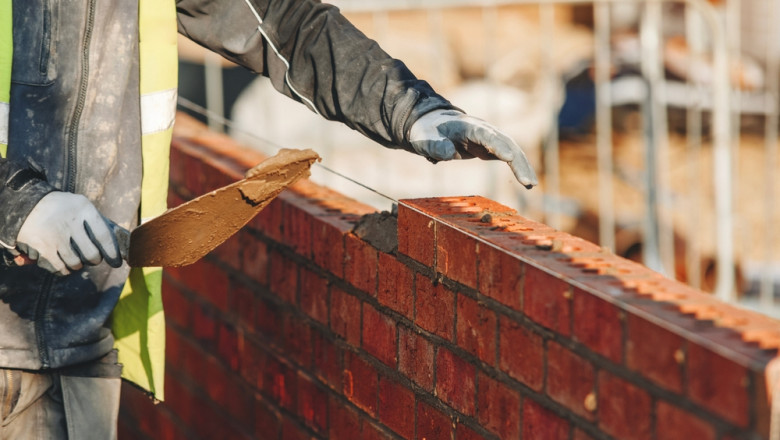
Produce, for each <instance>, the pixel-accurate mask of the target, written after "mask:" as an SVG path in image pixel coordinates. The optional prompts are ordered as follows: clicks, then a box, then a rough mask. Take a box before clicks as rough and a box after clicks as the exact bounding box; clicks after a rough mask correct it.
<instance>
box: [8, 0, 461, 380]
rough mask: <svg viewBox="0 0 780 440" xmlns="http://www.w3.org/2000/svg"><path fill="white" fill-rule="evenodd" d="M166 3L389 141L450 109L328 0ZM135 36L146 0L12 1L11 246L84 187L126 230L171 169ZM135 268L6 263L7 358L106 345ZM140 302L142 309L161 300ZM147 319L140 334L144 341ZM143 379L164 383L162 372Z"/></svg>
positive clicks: (329, 109) (219, 48)
mask: <svg viewBox="0 0 780 440" xmlns="http://www.w3.org/2000/svg"><path fill="white" fill-rule="evenodd" d="M141 2H142V3H143V2H144V0H141ZM146 4H147V5H149V4H152V5H153V4H161V6H160V7H165V4H164V2H159V1H151V2H150V1H147V2H146ZM170 7H171V11H172V12H171V14H172V17H175V19H174V20H175V21H176V22H177V23H178V31H179V33H181V34H183V35H185V36H187V37H189V38H191V39H193V40H194V41H196V42H198V43H200V44H201V45H203V46H205V47H207V48H208V49H211V50H213V51H215V52H217V53H219V54H221V55H223V56H224V57H226V58H227V59H229V60H231V61H234V62H236V63H238V64H240V65H242V66H244V67H246V68H248V69H250V70H252V71H254V72H256V73H258V74H262V75H265V76H268V77H270V79H271V82H272V83H273V84H274V86H275V87H276V89H278V90H279V91H280V92H281V93H284V94H285V95H287V96H289V97H291V98H292V99H295V100H298V101H301V102H302V104H303V105H306V106H308V107H309V108H310V109H311V110H312V111H315V112H317V113H319V114H320V115H322V116H323V117H325V118H328V119H332V120H338V121H342V122H344V123H346V124H347V125H348V126H350V127H352V128H353V129H355V130H358V131H360V132H361V133H363V134H365V135H366V136H368V137H369V138H371V139H373V140H375V141H376V142H378V143H380V144H382V145H385V146H388V147H392V148H405V149H408V150H410V151H412V149H411V147H410V145H409V142H408V132H409V129H410V127H411V124H412V123H413V122H414V121H415V120H417V118H418V117H419V116H421V115H422V114H424V113H426V112H428V111H430V110H434V109H440V108H452V106H451V105H450V104H449V103H448V102H447V101H446V100H444V99H443V98H442V97H440V96H438V95H437V94H436V93H435V92H434V91H433V90H432V89H431V88H430V87H429V86H428V84H426V83H425V82H423V81H420V80H418V79H417V78H415V76H414V75H413V74H412V73H411V72H410V71H409V70H408V69H407V68H406V67H405V66H404V65H403V63H401V62H400V61H398V60H395V59H393V58H391V57H390V56H388V55H387V54H386V53H384V52H383V51H382V50H381V49H380V48H379V47H378V46H377V44H376V43H375V42H374V41H372V40H370V39H368V38H366V37H365V36H364V35H363V34H362V33H361V32H359V31H358V30H357V29H355V28H354V27H353V26H352V25H351V24H350V23H348V22H347V20H345V18H344V17H343V16H342V15H340V13H339V11H338V10H337V8H335V7H333V6H331V5H326V4H321V3H320V2H318V1H316V0H179V1H176V3H175V11H174V10H173V5H170ZM142 15H143V14H142ZM160 25H161V26H162V25H165V26H175V24H174V23H170V24H163V23H162V21H160ZM162 33H163V34H164V33H165V32H162ZM141 39H143V38H141ZM139 46H141V48H142V47H143V44H139V4H138V0H136V1H128V0H74V1H69V2H60V1H57V0H13V69H12V81H11V86H10V115H9V118H8V126H7V138H8V139H7V144H8V149H7V155H6V157H5V158H2V159H0V206H1V207H2V211H0V243H2V244H3V245H4V246H6V247H13V246H15V244H16V236H17V234H18V232H19V229H20V228H21V225H22V224H23V222H24V220H25V219H26V217H27V215H28V214H29V212H30V211H31V210H32V208H33V207H34V206H35V204H36V203H37V202H38V201H39V200H40V199H41V198H42V197H43V196H44V195H46V194H47V193H48V192H50V191H53V190H61V191H68V192H74V193H79V194H83V195H85V196H86V197H87V198H88V199H89V200H90V201H92V203H93V204H94V205H95V206H96V207H97V209H98V210H99V211H100V212H101V213H102V214H103V215H104V216H105V217H107V218H110V219H112V220H113V221H115V222H116V223H118V224H120V225H122V226H124V227H126V228H132V227H133V226H135V225H137V224H138V223H139V222H140V221H141V220H142V219H141V217H142V216H143V215H142V214H141V211H140V207H142V203H143V202H142V180H144V179H146V178H149V177H150V176H149V175H150V174H157V173H160V174H161V175H164V176H166V177H167V162H165V166H163V167H161V166H159V165H157V168H155V166H150V164H149V163H148V159H146V160H147V163H144V160H145V156H147V155H145V154H142V148H141V139H142V131H143V127H142V125H143V124H142V120H143V123H147V122H146V120H145V119H146V118H142V109H141V99H139V97H140V96H141V95H142V88H143V87H142V85H141V84H142V82H143V81H142V80H141V77H140V75H142V74H139V72H140V71H141V70H143V68H144V66H143V65H141V66H140V68H139V64H143V63H142V62H139V52H142V49H141V48H139ZM0 55H2V54H0ZM141 58H142V57H141ZM142 59H143V58H142ZM153 79H154V78H152V80H153ZM151 123H152V124H154V121H152V122H151ZM0 132H2V131H1V130H0ZM165 159H166V160H167V158H165ZM152 165H156V164H152ZM155 169H157V170H156V171H155ZM129 271H130V269H129V268H128V267H127V266H126V265H125V266H123V267H120V268H118V269H112V268H110V267H109V266H108V265H107V264H105V263H101V264H99V265H97V266H92V267H85V268H84V269H82V270H79V271H77V272H74V273H72V274H71V275H68V276H64V277H61V276H55V275H52V274H50V273H48V272H46V271H44V270H43V269H40V268H38V267H37V266H35V265H28V266H23V267H15V266H13V265H12V264H7V263H6V264H5V265H3V264H0V367H6V368H22V369H32V370H39V369H54V368H61V367H68V366H73V365H77V364H79V363H82V362H86V361H90V360H93V359H96V358H99V357H101V356H103V355H105V354H106V353H107V352H108V351H110V350H111V349H112V347H113V346H114V334H112V330H111V325H110V317H111V314H112V311H114V310H115V308H116V307H117V303H118V302H119V300H120V296H122V301H124V300H125V299H126V298H125V296H124V295H122V291H123V289H125V287H126V286H125V284H126V280H127V279H128V275H129ZM158 281H159V277H158ZM135 282H137V283H141V281H140V280H134V279H133V277H132V276H131V277H130V282H129V283H127V284H128V285H132V284H134V283H135ZM125 291H127V289H125ZM129 296H130V297H132V296H133V295H129ZM136 296H138V295H136ZM129 303H130V304H133V303H132V302H129ZM144 304H146V307H147V309H148V310H142V311H140V313H146V314H150V315H151V314H157V313H159V312H160V311H159V310H156V309H155V307H150V306H149V304H148V303H144ZM160 304H161V303H160ZM120 306H121V304H120ZM143 331H144V330H141V334H139V335H135V336H136V338H137V339H138V340H139V341H140V343H141V344H146V343H147V342H148V341H147V340H146V339H147V337H148V335H144V334H143ZM158 333H163V332H158ZM116 336H117V338H120V337H125V336H128V335H126V334H122V335H116ZM161 336H162V334H158V335H156V337H161ZM141 349H143V347H141ZM121 354H122V350H121V348H120V356H121ZM136 354H137V353H136ZM139 357H140V358H143V354H141V355H140V356H139ZM141 362H142V364H141V367H143V368H146V367H147V365H146V364H143V362H144V361H143V359H142V360H141ZM144 385H145V386H147V387H149V386H150V385H151V387H152V388H157V392H158V393H159V392H160V391H161V389H162V387H161V384H160V383H159V381H158V383H156V384H148V383H147V384H144ZM152 391H154V390H152Z"/></svg>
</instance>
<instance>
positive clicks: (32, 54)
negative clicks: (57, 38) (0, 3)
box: [11, 0, 56, 85]
mask: <svg viewBox="0 0 780 440" xmlns="http://www.w3.org/2000/svg"><path fill="white" fill-rule="evenodd" d="M51 2H52V0H14V1H13V8H14V14H13V15H14V17H13V31H14V32H13V33H14V58H13V70H12V71H11V81H12V82H15V83H18V84H26V85H48V84H51V83H52V82H54V79H55V77H56V72H55V69H54V67H53V65H52V62H51V50H52V37H53V35H54V32H53V30H54V17H55V15H54V13H53V10H52V4H51Z"/></svg>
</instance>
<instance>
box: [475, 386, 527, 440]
mask: <svg viewBox="0 0 780 440" xmlns="http://www.w3.org/2000/svg"><path fill="white" fill-rule="evenodd" d="M478 389H479V391H478V393H477V401H478V408H479V410H478V414H477V415H478V417H477V420H479V423H480V425H482V426H483V427H484V428H485V429H487V430H488V431H491V432H493V433H494V434H496V435H498V436H499V437H500V438H519V437H520V395H519V394H518V393H517V392H516V391H514V390H511V389H509V388H508V387H507V386H506V385H505V384H503V383H501V382H497V381H495V380H493V379H491V378H489V377H487V376H485V375H484V374H480V376H479V385H478Z"/></svg>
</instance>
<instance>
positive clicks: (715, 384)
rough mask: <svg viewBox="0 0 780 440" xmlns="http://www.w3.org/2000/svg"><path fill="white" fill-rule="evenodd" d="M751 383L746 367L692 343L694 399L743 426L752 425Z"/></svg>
mask: <svg viewBox="0 0 780 440" xmlns="http://www.w3.org/2000/svg"><path fill="white" fill-rule="evenodd" d="M749 383H750V380H749V376H748V371H747V369H746V368H745V367H743V366H741V365H738V364H736V363H734V362H733V361H731V360H729V359H726V358H724V357H722V356H720V355H718V354H715V353H713V352H712V351H710V350H707V349H706V348H703V347H701V346H699V345H698V344H688V395H689V396H690V398H691V400H693V401H694V402H697V403H699V404H701V405H703V406H704V407H705V408H707V409H709V410H710V411H712V412H714V413H715V414H718V415H719V416H721V417H723V418H724V419H726V420H728V421H730V422H732V423H734V424H736V425H737V426H739V427H746V426H748V424H749V422H750V414H749V411H750V403H749V402H750V399H749V397H748V393H749V390H748V386H749Z"/></svg>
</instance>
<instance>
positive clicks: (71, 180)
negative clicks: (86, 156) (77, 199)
mask: <svg viewBox="0 0 780 440" xmlns="http://www.w3.org/2000/svg"><path fill="white" fill-rule="evenodd" d="M87 14H88V15H87V23H86V28H85V29H84V41H83V42H82V45H81V80H80V82H79V94H78V101H77V102H76V109H75V110H74V112H73V118H72V119H71V121H70V127H69V128H70V133H69V134H70V136H69V137H68V177H67V182H66V183H67V184H66V186H65V190H66V191H68V192H74V191H75V190H76V148H77V147H78V145H77V144H78V140H79V123H80V122H81V114H82V113H83V112H84V104H85V102H86V100H87V86H88V84H89V46H90V43H91V41H92V27H93V26H94V21H95V0H89V5H88V10H87Z"/></svg>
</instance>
